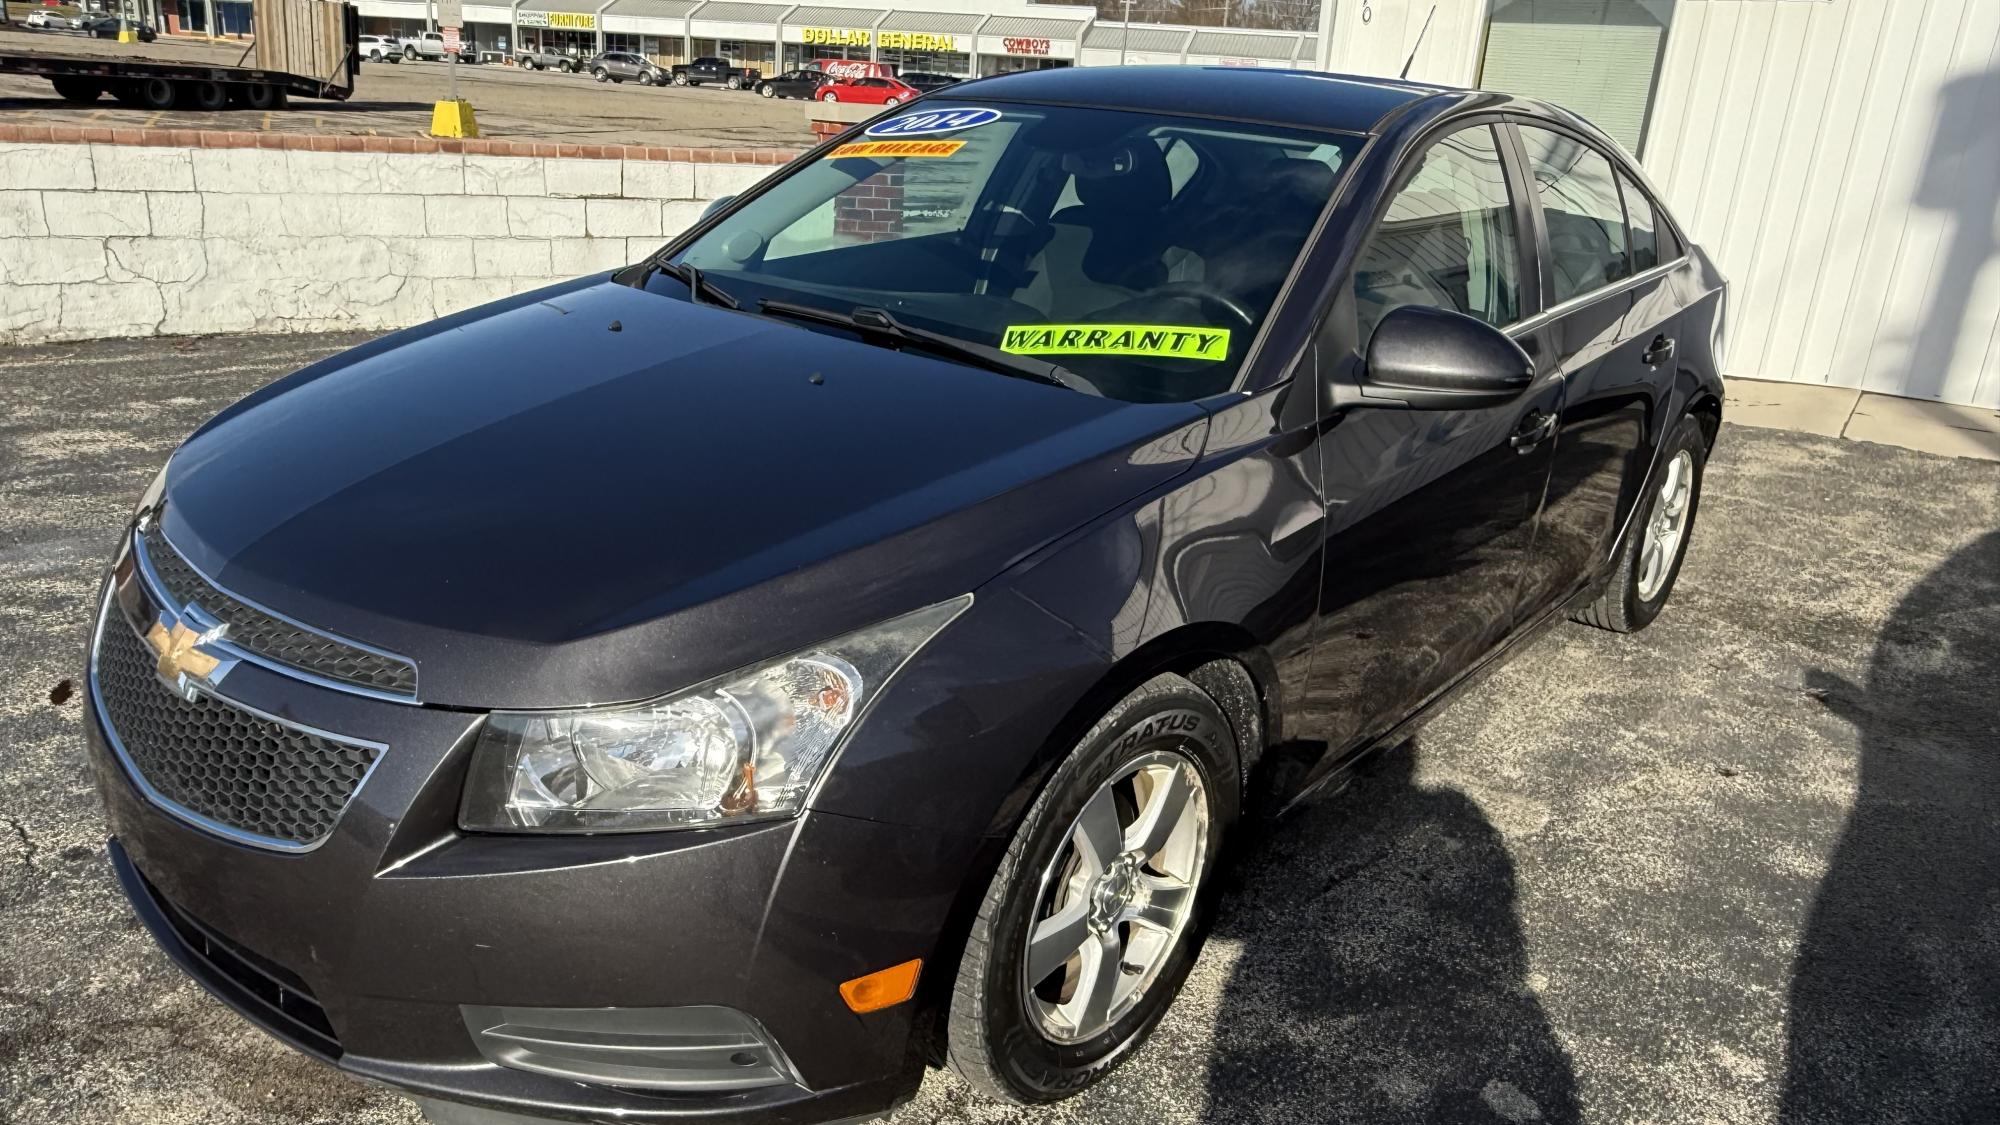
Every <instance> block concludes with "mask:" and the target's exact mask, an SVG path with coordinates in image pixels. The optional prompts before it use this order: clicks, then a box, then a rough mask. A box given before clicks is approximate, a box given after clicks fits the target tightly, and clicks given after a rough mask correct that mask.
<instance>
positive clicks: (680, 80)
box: [674, 74, 688, 86]
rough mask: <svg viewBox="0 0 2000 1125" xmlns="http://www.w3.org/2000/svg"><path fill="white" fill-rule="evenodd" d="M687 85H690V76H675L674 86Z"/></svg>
mask: <svg viewBox="0 0 2000 1125" xmlns="http://www.w3.org/2000/svg"><path fill="white" fill-rule="evenodd" d="M687 84H688V76H687V75H685V74H676V75H674V85H676V86H685V85H687Z"/></svg>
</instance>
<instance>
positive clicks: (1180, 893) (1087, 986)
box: [1021, 749, 1209, 1043]
mask: <svg viewBox="0 0 2000 1125" xmlns="http://www.w3.org/2000/svg"><path fill="white" fill-rule="evenodd" d="M1208 835H1209V833H1208V794H1207V791H1206V789H1205V788H1204V786H1203V783H1202V779H1201V772H1200V771H1199V770H1198V769H1196V768H1195V766H1194V763H1193V762H1192V761H1190V760H1189V759H1188V757H1187V756H1186V755H1184V754H1182V753H1181V752H1180V751H1178V750H1166V749H1162V750H1154V751H1152V752H1150V753H1147V754H1143V755H1141V756H1139V757H1137V758H1134V759H1133V760H1132V761H1130V762H1127V763H1126V764H1125V765H1124V766H1123V767H1122V768H1121V769H1120V770H1119V771H1118V772H1117V773H1116V774H1114V775H1113V776H1112V777H1111V779H1110V780H1108V781H1106V782H1105V783H1104V784H1102V785H1100V786H1099V787H1098V789H1097V791H1096V792H1095V793H1093V794H1092V795H1091V797H1090V800H1088V801H1087V802H1085V803H1084V806H1083V810H1082V811H1081V812H1079V813H1078V814H1077V817H1076V821H1075V823H1073V824H1072V825H1071V826H1070V830H1069V834H1068V836H1067V837H1066V842H1065V843H1064V845H1063V847H1062V848H1061V850H1059V851H1058V852H1057V853H1056V855H1055V857H1054V858H1053V859H1052V860H1051V861H1050V863H1049V866H1048V868H1047V869H1046V870H1044V871H1043V872H1042V881H1041V897H1040V899H1039V902H1038V904H1037V909H1036V911H1035V915H1034V917H1035V919H1036V921H1035V922H1034V924H1033V925H1031V926H1030V927H1029V928H1028V938H1027V948H1026V951H1025V955H1024V956H1023V957H1022V959H1021V964H1022V972H1021V990H1022V1000H1023V1002H1024V1003H1025V1005H1026V1007H1027V1012H1028V1018H1029V1020H1030V1021H1031V1022H1032V1023H1033V1024H1034V1025H1035V1026H1036V1027H1037V1028H1038V1029H1040V1031H1041V1033H1042V1034H1043V1035H1045V1036H1047V1037H1048V1038H1049V1039H1051V1040H1053V1041H1055V1042H1058V1043H1080V1042H1083V1041H1084V1040H1087V1039H1091V1038H1093V1037H1095V1036H1097V1035H1101V1034H1103V1033H1104V1031H1105V1030H1106V1029H1107V1028H1109V1027H1111V1026H1112V1025H1113V1024H1115V1023H1117V1022H1118V1021H1119V1020H1120V1019H1122V1018H1124V1017H1125V1016H1126V1015H1127V1014H1128V1013H1130V1012H1131V1011H1132V1010H1133V1009H1134V1008H1135V1007H1136V1006H1137V1005H1138V1004H1139V1002H1140V1000H1142V999H1143V998H1144V997H1145V995H1146V991H1147V989H1148V988H1150V987H1151V986H1152V984H1153V982H1154V981H1155V980H1156V979H1158V977H1159V975H1160V970H1161V968H1162V967H1164V966H1165V964H1166V963H1167V960H1168V958H1169V955H1170V954H1171V953H1172V952H1173V949H1174V947H1175V946H1176V944H1178V943H1179V941H1180V938H1181V934H1182V933H1183V932H1184V931H1185V930H1186V929H1187V925H1188V922H1189V920H1190V919H1191V918H1192V917H1193V916H1194V904H1195V900H1196V897H1197V892H1198V891H1199V889H1200V886H1199V884H1200V881H1201V876H1202V871H1203V865H1204V862H1205V860H1206V859H1207V851H1208V843H1209V840H1208Z"/></svg>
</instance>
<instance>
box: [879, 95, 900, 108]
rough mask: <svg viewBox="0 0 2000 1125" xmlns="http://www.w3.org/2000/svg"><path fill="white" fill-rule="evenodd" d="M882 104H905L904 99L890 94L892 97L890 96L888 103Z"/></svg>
mask: <svg viewBox="0 0 2000 1125" xmlns="http://www.w3.org/2000/svg"><path fill="white" fill-rule="evenodd" d="M882 104H883V105H902V104H903V99H901V98H899V97H897V96H896V95H894V94H890V95H889V98H888V100H887V101H884V102H883V103H882Z"/></svg>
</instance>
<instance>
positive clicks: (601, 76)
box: [590, 66, 611, 82]
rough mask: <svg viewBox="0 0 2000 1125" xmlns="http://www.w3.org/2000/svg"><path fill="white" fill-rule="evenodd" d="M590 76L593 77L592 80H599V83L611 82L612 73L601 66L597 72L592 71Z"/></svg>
mask: <svg viewBox="0 0 2000 1125" xmlns="http://www.w3.org/2000/svg"><path fill="white" fill-rule="evenodd" d="M590 75H591V77H592V78H595V79H597V80H598V81H599V82H609V81H611V72H610V71H608V70H606V69H604V68H603V67H601V66H600V67H598V68H597V69H596V70H593V71H591V72H590Z"/></svg>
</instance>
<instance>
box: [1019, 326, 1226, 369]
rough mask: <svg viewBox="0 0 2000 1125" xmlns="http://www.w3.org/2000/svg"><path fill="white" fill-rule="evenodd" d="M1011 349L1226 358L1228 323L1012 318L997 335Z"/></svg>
mask: <svg viewBox="0 0 2000 1125" xmlns="http://www.w3.org/2000/svg"><path fill="white" fill-rule="evenodd" d="M1000 350H1001V351H1003V352H1013V353H1014V354H1015V355H1157V356H1166V357H1168V358H1170V359H1205V360H1210V361H1216V360H1224V359H1228V358H1229V329H1227V328H1188V327H1183V326H1181V325H1177V324H1015V325H1009V326H1008V328H1007V332H1006V334H1005V335H1004V336H1002V337H1001V340H1000Z"/></svg>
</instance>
